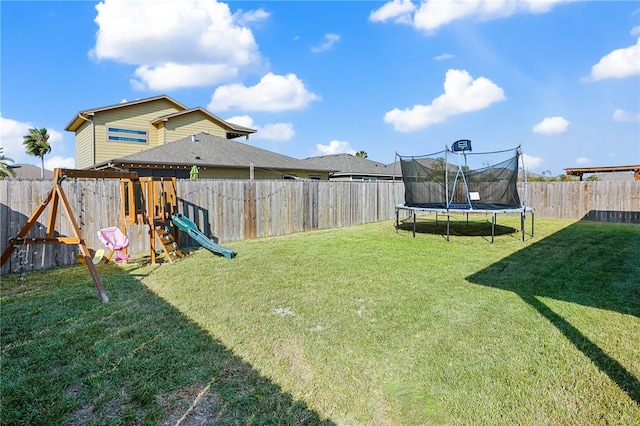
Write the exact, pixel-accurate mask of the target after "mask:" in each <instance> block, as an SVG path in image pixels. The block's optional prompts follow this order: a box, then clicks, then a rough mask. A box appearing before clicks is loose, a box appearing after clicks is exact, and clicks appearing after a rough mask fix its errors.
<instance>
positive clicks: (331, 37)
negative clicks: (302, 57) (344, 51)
mask: <svg viewBox="0 0 640 426" xmlns="http://www.w3.org/2000/svg"><path fill="white" fill-rule="evenodd" d="M324 40H325V41H324V43H322V44H320V45H318V46H313V47H312V48H311V51H312V52H322V51H324V50H329V49H331V48H332V47H333V45H334V44H335V43H337V42H339V41H340V35H338V34H331V33H329V34H325V35H324Z"/></svg>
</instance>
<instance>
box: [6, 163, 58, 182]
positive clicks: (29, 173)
mask: <svg viewBox="0 0 640 426" xmlns="http://www.w3.org/2000/svg"><path fill="white" fill-rule="evenodd" d="M9 167H11V168H12V169H13V171H14V173H15V174H16V175H15V176H13V177H12V176H7V177H6V179H23V180H37V179H44V180H51V179H53V172H52V171H51V170H47V169H44V178H41V177H40V176H41V169H40V167H38V166H33V165H31V164H11V165H10V166H9Z"/></svg>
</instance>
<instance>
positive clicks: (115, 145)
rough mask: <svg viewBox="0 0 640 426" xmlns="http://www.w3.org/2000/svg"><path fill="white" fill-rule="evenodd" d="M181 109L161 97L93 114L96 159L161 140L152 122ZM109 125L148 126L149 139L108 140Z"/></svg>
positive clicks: (131, 127)
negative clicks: (141, 142) (133, 141)
mask: <svg viewBox="0 0 640 426" xmlns="http://www.w3.org/2000/svg"><path fill="white" fill-rule="evenodd" d="M178 111H179V110H178V109H177V108H176V106H175V105H174V104H173V103H171V102H169V101H167V100H164V99H159V100H157V101H153V102H147V103H144V104H139V105H131V106H128V107H123V108H118V109H112V110H108V111H103V112H98V113H96V116H95V117H94V121H95V125H96V159H95V161H96V163H100V162H102V161H108V160H111V159H113V158H118V157H122V156H124V155H129V154H133V153H135V152H139V151H141V150H144V149H149V148H153V147H154V146H157V145H158V144H159V142H161V141H159V138H158V131H157V129H156V128H155V127H154V126H153V125H152V124H151V122H152V121H153V120H155V119H156V118H158V117H160V116H163V115H167V114H172V113H174V112H178ZM107 125H109V126H116V127H120V128H125V129H135V130H146V131H147V132H148V138H149V139H148V143H147V144H138V143H129V142H112V141H107V134H106V126H107Z"/></svg>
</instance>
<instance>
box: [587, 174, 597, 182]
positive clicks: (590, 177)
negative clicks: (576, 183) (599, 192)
mask: <svg viewBox="0 0 640 426" xmlns="http://www.w3.org/2000/svg"><path fill="white" fill-rule="evenodd" d="M585 180H586V181H589V182H598V181H599V180H600V178H599V177H598V175H590V176H589V177H588V178H586V179H585Z"/></svg>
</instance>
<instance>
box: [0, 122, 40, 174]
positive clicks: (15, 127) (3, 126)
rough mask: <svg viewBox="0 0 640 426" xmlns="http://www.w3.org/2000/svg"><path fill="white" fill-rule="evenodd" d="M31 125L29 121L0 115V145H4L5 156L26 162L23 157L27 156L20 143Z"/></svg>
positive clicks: (19, 161)
mask: <svg viewBox="0 0 640 426" xmlns="http://www.w3.org/2000/svg"><path fill="white" fill-rule="evenodd" d="M32 127H33V125H32V124H31V123H22V122H20V121H16V120H12V119H10V118H4V117H2V116H0V146H2V147H4V155H5V156H7V157H9V158H11V159H13V160H14V161H15V162H16V163H24V162H26V161H25V160H24V159H26V158H28V157H29V156H28V155H27V154H26V152H25V150H24V146H23V145H22V137H23V136H24V135H26V134H27V132H28V131H29V129H30V128H32ZM31 158H35V157H31ZM30 162H31V161H30Z"/></svg>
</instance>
